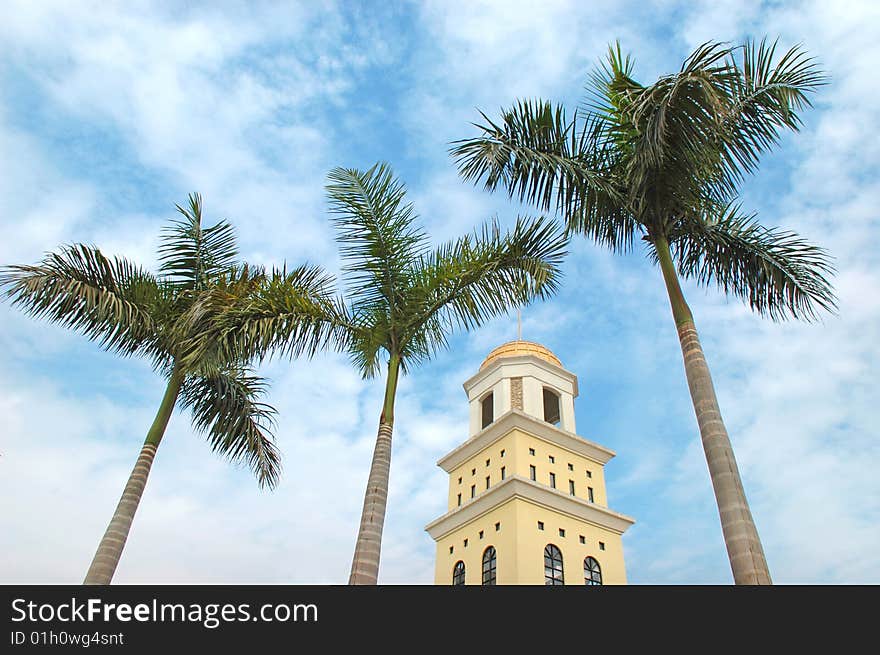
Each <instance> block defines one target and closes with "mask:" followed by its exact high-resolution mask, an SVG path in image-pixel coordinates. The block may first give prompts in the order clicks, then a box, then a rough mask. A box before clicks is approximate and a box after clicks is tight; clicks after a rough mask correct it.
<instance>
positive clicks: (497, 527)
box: [495, 523, 501, 532]
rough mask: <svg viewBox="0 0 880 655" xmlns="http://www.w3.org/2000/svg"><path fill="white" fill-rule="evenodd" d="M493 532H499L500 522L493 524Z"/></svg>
mask: <svg viewBox="0 0 880 655" xmlns="http://www.w3.org/2000/svg"><path fill="white" fill-rule="evenodd" d="M495 532H501V524H500V523H496V524H495Z"/></svg>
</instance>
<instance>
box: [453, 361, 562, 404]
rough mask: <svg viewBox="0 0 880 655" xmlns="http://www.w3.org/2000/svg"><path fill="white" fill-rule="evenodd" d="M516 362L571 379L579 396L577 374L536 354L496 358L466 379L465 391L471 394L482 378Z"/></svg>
mask: <svg viewBox="0 0 880 655" xmlns="http://www.w3.org/2000/svg"><path fill="white" fill-rule="evenodd" d="M515 364H533V365H534V366H537V367H538V368H540V369H543V370H545V371H547V372H548V373H551V374H553V375H558V376H560V377H561V378H564V379H566V380H569V381H570V382H571V384H572V388H573V389H574V393H573V395H574V397H575V398H577V395H578V385H577V376H576V375H575V374H574V373H572V372H571V371H568V370H566V369H564V368H562V367H561V366H556V365H555V364H553V363H551V362H548V361H547V360H545V359H541V358H540V357H536V356H535V355H515V356H513V357H502V358H501V359H496V360H495V361H493V362H492V363H490V364H489V366H487V367H486V368H484V369H481V370H479V371H477V372H476V373H475V374H474V375H473V376H471V377H470V378H468V379H467V380H465V382H464V384H463V385H462V387H464V390H465V393H467V394H468V395H470V390H471V388H473V386H474V385H476V384H478V383H479V382H480V381H481V380H484V379H485V378H487V377H489V376H491V375H492V374H493V373H494V372H495V371H497V370H498V369H499V368H501V367H503V366H510V365H515Z"/></svg>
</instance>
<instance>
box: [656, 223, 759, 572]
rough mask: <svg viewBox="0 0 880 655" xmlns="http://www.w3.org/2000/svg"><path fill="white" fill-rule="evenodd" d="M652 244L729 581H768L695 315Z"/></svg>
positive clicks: (662, 251)
mask: <svg viewBox="0 0 880 655" xmlns="http://www.w3.org/2000/svg"><path fill="white" fill-rule="evenodd" d="M654 245H655V247H656V250H657V256H658V258H659V260H660V269H661V270H662V271H663V279H664V281H665V282H666V291H667V292H668V294H669V302H670V304H671V305H672V315H673V318H674V319H675V326H676V328H677V330H678V340H679V342H680V343H681V354H682V356H683V357H684V370H685V374H686V376H687V381H688V387H689V388H690V392H691V399H692V401H693V404H694V413H695V414H696V416H697V423H698V425H699V426H700V438H701V440H702V442H703V451H704V452H705V454H706V462H707V463H708V465H709V476H710V477H711V479H712V487H713V488H714V490H715V501H716V503H717V504H718V512H719V514H720V516H721V531H722V533H723V534H724V542H725V544H726V546H727V556H728V558H729V559H730V568H731V570H732V571H733V580H734V583H736V584H751V585H758V584H772V582H771V580H770V570H769V569H768V567H767V561H766V559H765V558H764V549H763V548H762V546H761V540H760V538H759V537H758V529H757V528H756V527H755V522H754V520H753V519H752V513H751V511H750V510H749V504H748V501H747V500H746V494H745V490H744V489H743V485H742V480H741V479H740V475H739V469H738V468H737V466H736V459H734V456H733V446H732V445H731V443H730V437H728V435H727V429H726V428H725V427H724V422H723V421H722V419H721V410H720V409H719V408H718V399H717V397H716V396H715V387H714V386H713V385H712V377H711V375H710V373H709V366H708V364H707V363H706V358H705V356H704V355H703V349H702V347H701V346H700V340H699V338H698V336H697V329H696V326H695V325H694V317H693V314H691V310H690V307H688V304H687V302H685V299H684V295H683V294H682V292H681V286H680V285H679V283H678V276H677V275H676V273H675V266H674V265H673V263H672V256H671V254H670V252H669V243H668V242H667V241H666V239H656V240H655V241H654Z"/></svg>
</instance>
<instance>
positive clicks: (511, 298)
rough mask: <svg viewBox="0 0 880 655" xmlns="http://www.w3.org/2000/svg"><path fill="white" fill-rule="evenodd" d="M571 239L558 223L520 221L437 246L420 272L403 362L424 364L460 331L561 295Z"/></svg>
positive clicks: (416, 270) (414, 285)
mask: <svg viewBox="0 0 880 655" xmlns="http://www.w3.org/2000/svg"><path fill="white" fill-rule="evenodd" d="M567 245H568V237H567V236H566V235H565V233H564V231H563V230H562V228H561V227H560V226H559V224H558V223H556V221H552V220H547V219H544V218H540V219H528V218H522V217H520V218H518V219H517V222H516V225H515V227H514V229H513V231H512V232H508V233H505V234H502V233H501V231H500V229H499V227H498V225H497V223H495V222H491V223H486V224H484V225H483V226H482V228H481V229H480V230H477V231H476V232H475V233H474V234H472V235H466V236H464V237H462V238H460V239H458V240H456V241H453V242H450V243H447V244H445V245H443V246H441V247H439V248H437V249H436V250H435V251H434V252H433V253H431V254H430V255H429V256H426V257H424V258H422V259H421V260H420V261H419V263H418V265H417V266H416V267H415V268H414V270H413V282H412V284H411V288H410V292H409V294H408V298H407V308H408V311H407V315H408V316H411V318H410V320H409V321H408V322H407V323H406V324H405V325H404V326H403V329H402V330H401V331H400V334H401V348H402V352H403V353H404V354H405V355H406V357H405V358H404V360H409V361H410V362H413V361H419V360H421V359H424V358H427V357H429V356H430V355H431V354H432V353H433V352H434V351H435V350H436V349H438V348H441V347H444V346H445V344H446V337H447V335H448V334H449V333H451V332H452V331H453V330H455V329H457V328H461V329H465V330H470V329H473V328H475V327H477V326H479V325H482V324H483V323H485V322H486V321H487V320H489V319H490V318H493V317H495V316H499V315H501V314H505V313H507V312H509V311H510V310H511V309H513V308H515V307H517V306H520V305H523V304H526V303H529V302H531V301H532V300H535V299H537V298H540V299H544V298H548V297H550V296H552V295H553V294H554V293H556V291H557V289H558V287H559V283H560V281H561V277H562V273H561V264H562V260H563V259H564V257H565V255H566V248H567Z"/></svg>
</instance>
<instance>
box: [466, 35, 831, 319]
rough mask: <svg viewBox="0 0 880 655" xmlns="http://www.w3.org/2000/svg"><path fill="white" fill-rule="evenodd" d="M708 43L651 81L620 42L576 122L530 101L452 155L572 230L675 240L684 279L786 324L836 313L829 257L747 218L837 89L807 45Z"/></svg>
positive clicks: (618, 247) (624, 239) (469, 172)
mask: <svg viewBox="0 0 880 655" xmlns="http://www.w3.org/2000/svg"><path fill="white" fill-rule="evenodd" d="M775 57H776V47H775V44H772V45H768V44H767V43H766V42H765V41H762V42H761V43H760V44H758V45H756V44H754V43H749V44H747V45H745V46H739V47H731V46H725V45H722V44H713V43H707V44H704V45H702V46H700V47H699V48H697V49H696V50H695V51H694V52H693V53H692V54H691V56H690V57H689V58H688V59H687V60H686V61H685V62H684V64H683V65H682V67H681V70H680V71H679V72H677V73H675V74H672V75H667V76H664V77H661V78H660V79H659V80H658V81H657V82H655V83H654V84H652V85H650V86H643V85H641V84H639V83H638V82H636V81H635V80H634V79H633V78H632V68H633V61H632V59H631V58H630V57H629V56H628V55H627V56H624V55H623V54H622V53H621V50H620V46H619V44H618V45H617V46H616V47H612V48H609V53H608V57H607V60H606V61H605V62H604V63H603V64H602V66H601V67H600V68H599V69H598V70H597V71H595V72H594V73H593V75H592V76H591V78H590V83H589V85H588V91H589V93H588V97H587V99H586V101H585V102H584V104H583V106H582V107H581V108H580V110H579V111H575V112H574V115H573V116H572V118H571V119H569V118H568V117H567V115H566V111H565V109H564V108H563V107H562V106H557V105H554V104H553V103H551V102H547V101H540V100H536V101H520V102H517V103H516V104H515V105H514V106H513V107H512V108H511V109H509V110H507V111H505V112H503V115H502V118H501V120H500V121H496V122H493V121H492V120H490V119H489V118H488V117H487V116H486V115H485V114H483V118H484V119H485V120H486V124H485V125H478V126H477V127H478V128H479V129H480V130H481V132H482V134H481V135H480V136H478V137H475V138H471V139H465V140H462V141H459V142H456V144H455V145H454V147H453V149H452V153H453V155H454V156H455V157H456V159H457V161H458V165H459V171H460V173H461V175H462V176H463V177H464V178H465V179H468V180H473V181H477V180H483V181H484V184H485V186H486V188H487V189H489V190H494V189H495V188H497V187H498V186H499V185H502V186H503V187H504V188H506V189H507V191H508V193H509V194H510V195H511V196H512V197H517V198H518V199H520V200H524V201H528V202H530V203H533V204H535V205H537V206H539V207H541V208H543V209H551V208H555V209H556V210H558V211H559V212H560V213H561V214H562V215H564V216H565V218H566V222H567V226H568V228H569V230H571V231H573V232H578V233H581V234H584V235H585V236H587V237H588V238H590V239H592V240H594V241H596V242H597V243H599V244H601V245H604V246H606V247H608V248H610V249H611V250H612V251H616V252H626V251H628V250H630V249H631V248H632V246H633V241H634V239H635V237H637V236H641V237H642V238H643V239H644V240H645V241H646V242H647V243H648V244H649V245H650V246H652V247H651V255H652V257H653V258H654V259H655V260H656V258H657V253H656V251H655V246H656V244H657V242H658V240H660V241H661V242H664V243H665V244H666V245H668V246H669V248H670V249H671V253H672V257H673V258H674V259H675V261H676V262H677V268H678V272H679V274H680V275H682V276H683V277H685V278H693V279H695V280H696V281H697V282H699V283H711V282H714V283H715V284H717V285H718V286H719V287H720V288H721V289H722V290H723V291H724V292H725V293H729V294H732V295H734V296H737V297H740V298H742V299H744V300H745V301H746V302H747V303H748V304H749V306H750V307H751V308H752V309H753V310H755V311H756V312H758V313H760V314H762V315H764V314H766V315H769V316H770V317H771V318H773V319H778V318H784V317H785V316H788V315H790V316H793V317H799V318H807V319H811V318H815V317H817V316H818V311H819V310H830V311H833V310H834V308H835V301H834V295H833V292H832V290H831V288H830V286H829V284H828V282H827V280H826V277H827V275H828V274H830V273H832V272H833V266H832V264H831V260H830V258H829V257H828V255H827V253H826V252H825V251H824V250H823V249H821V248H818V247H815V246H812V245H810V244H809V243H807V242H806V241H805V240H803V239H802V238H800V237H799V236H797V235H796V234H794V233H793V232H790V231H787V230H780V229H775V228H767V227H764V226H762V225H760V224H759V223H758V221H757V219H756V216H755V215H754V214H748V213H743V212H742V209H741V206H740V205H739V204H737V203H736V192H737V189H738V187H739V185H740V183H741V182H742V180H743V177H744V175H745V174H747V173H751V172H753V171H754V170H755V169H756V167H757V164H758V157H759V156H760V155H761V154H762V153H763V152H765V151H766V150H768V149H769V148H770V147H771V146H773V145H774V144H776V143H777V142H778V140H779V136H780V131H781V130H782V129H791V130H797V129H799V127H800V125H801V119H800V115H799V112H800V110H802V109H804V108H805V107H808V106H809V105H810V100H809V97H808V95H807V94H808V93H809V92H811V91H814V90H815V89H816V87H818V86H819V85H821V84H822V83H823V82H824V77H823V75H822V74H821V73H820V72H819V71H818V70H817V68H816V66H815V63H814V62H813V60H812V59H810V58H809V57H807V56H806V55H805V53H804V52H803V51H802V50H801V49H799V48H797V47H795V48H792V49H791V50H789V51H788V52H786V53H785V54H783V55H782V57H780V58H779V59H778V61H776V62H775V65H774V59H775Z"/></svg>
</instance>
